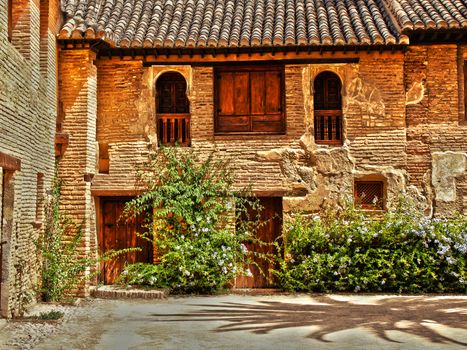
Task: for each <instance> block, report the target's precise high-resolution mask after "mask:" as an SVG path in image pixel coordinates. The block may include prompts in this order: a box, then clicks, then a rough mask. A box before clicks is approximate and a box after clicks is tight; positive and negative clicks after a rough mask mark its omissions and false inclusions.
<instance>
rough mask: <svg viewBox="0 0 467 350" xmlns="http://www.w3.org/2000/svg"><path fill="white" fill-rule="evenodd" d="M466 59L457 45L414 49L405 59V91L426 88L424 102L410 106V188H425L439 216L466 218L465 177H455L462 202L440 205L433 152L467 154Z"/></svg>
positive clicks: (413, 47)
mask: <svg viewBox="0 0 467 350" xmlns="http://www.w3.org/2000/svg"><path fill="white" fill-rule="evenodd" d="M464 59H467V54H466V53H465V46H464V47H462V46H456V45H430V46H412V47H410V48H409V49H408V51H407V53H406V57H405V65H404V67H405V85H406V89H410V88H411V87H412V86H413V85H414V84H416V83H421V84H422V85H423V93H422V95H421V96H420V97H421V98H420V99H419V101H418V102H417V103H414V104H409V105H407V139H408V142H407V158H408V163H407V171H408V173H409V175H410V183H412V184H414V185H417V186H419V187H421V188H425V194H426V195H427V196H428V197H429V199H430V200H432V201H433V205H434V212H435V214H439V215H443V214H448V215H449V213H452V212H454V211H460V212H464V214H465V213H467V205H466V204H467V191H466V188H467V185H466V183H467V176H466V175H465V173H464V175H458V176H456V179H455V186H456V191H457V197H456V199H455V200H454V201H452V202H440V201H438V202H437V201H436V199H435V195H436V191H437V188H436V186H434V185H433V184H432V167H433V164H432V163H433V158H432V154H433V153H434V152H442V153H448V152H461V153H462V152H463V153H465V152H466V150H467V125H466V124H465V123H463V122H462V120H463V99H464V93H463V61H464ZM433 186H434V187H433ZM439 190H440V189H438V191H439Z"/></svg>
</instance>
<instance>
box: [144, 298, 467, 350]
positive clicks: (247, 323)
mask: <svg viewBox="0 0 467 350" xmlns="http://www.w3.org/2000/svg"><path fill="white" fill-rule="evenodd" d="M313 300H314V301H316V303H314V304H298V303H297V304H295V303H283V302H278V301H260V302H259V304H246V303H222V304H220V305H196V306H197V307H204V308H205V309H202V310H201V311H198V312H192V313H186V314H152V315H151V316H154V317H158V319H157V320H154V321H156V322H194V321H199V322H203V321H204V322H207V321H224V322H227V324H224V325H222V326H220V327H218V328H216V329H215V330H214V331H215V332H218V333H219V332H234V331H251V332H252V333H255V334H267V333H269V332H270V331H273V330H275V329H285V328H293V327H303V326H318V327H319V330H318V331H316V332H312V333H310V334H309V335H308V338H311V339H315V340H319V341H323V342H327V340H325V339H324V337H325V336H326V335H328V334H331V333H334V332H338V331H343V330H346V329H352V328H357V327H363V328H366V329H369V330H370V331H372V333H374V334H375V335H377V336H378V337H380V338H382V339H384V340H387V341H390V342H396V341H395V340H392V339H390V338H389V337H388V335H387V332H388V331H402V332H406V333H409V334H411V335H414V336H419V337H424V338H425V339H426V340H429V341H431V342H432V343H438V344H448V343H454V344H459V345H467V342H461V341H459V340H456V339H452V338H449V337H447V336H444V335H442V334H440V333H438V332H437V331H436V330H435V329H434V327H433V326H434V325H437V324H441V325H443V326H447V327H452V328H461V329H465V328H467V317H466V316H465V312H466V309H467V301H466V300H465V299H454V298H451V299H428V300H427V299H426V298H424V299H422V298H419V297H412V298H397V297H396V298H394V297H393V298H387V299H382V300H380V301H379V302H378V303H377V304H371V305H368V304H364V305H363V304H354V303H353V302H351V301H338V300H334V299H332V298H330V297H327V296H322V297H314V298H313ZM194 306H195V305H194Z"/></svg>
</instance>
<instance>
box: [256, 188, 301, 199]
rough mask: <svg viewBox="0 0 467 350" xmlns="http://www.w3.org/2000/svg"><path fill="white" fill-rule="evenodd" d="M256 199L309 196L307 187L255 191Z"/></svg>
mask: <svg viewBox="0 0 467 350" xmlns="http://www.w3.org/2000/svg"><path fill="white" fill-rule="evenodd" d="M253 194H254V195H255V196H256V197H304V196H306V195H307V194H308V191H307V189H306V188H305V187H303V188H302V187H300V188H293V189H285V188H284V189H274V190H259V191H253Z"/></svg>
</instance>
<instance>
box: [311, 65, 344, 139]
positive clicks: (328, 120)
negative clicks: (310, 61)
mask: <svg viewBox="0 0 467 350" xmlns="http://www.w3.org/2000/svg"><path fill="white" fill-rule="evenodd" d="M341 89H342V84H341V80H340V79H339V77H338V76H337V75H336V74H334V73H332V72H323V73H320V74H318V76H317V77H316V79H315V83H314V110H315V113H314V115H315V118H314V122H315V125H314V126H315V141H316V143H321V144H331V145H332V144H342V96H341Z"/></svg>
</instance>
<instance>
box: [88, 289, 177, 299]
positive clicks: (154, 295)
mask: <svg viewBox="0 0 467 350" xmlns="http://www.w3.org/2000/svg"><path fill="white" fill-rule="evenodd" d="M167 295H168V291H167V290H164V289H140V288H131V287H130V288H125V287H117V286H100V287H94V288H91V296H92V297H94V298H101V299H164V298H166V297H167Z"/></svg>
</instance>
